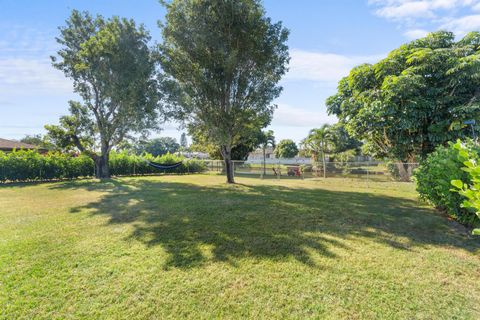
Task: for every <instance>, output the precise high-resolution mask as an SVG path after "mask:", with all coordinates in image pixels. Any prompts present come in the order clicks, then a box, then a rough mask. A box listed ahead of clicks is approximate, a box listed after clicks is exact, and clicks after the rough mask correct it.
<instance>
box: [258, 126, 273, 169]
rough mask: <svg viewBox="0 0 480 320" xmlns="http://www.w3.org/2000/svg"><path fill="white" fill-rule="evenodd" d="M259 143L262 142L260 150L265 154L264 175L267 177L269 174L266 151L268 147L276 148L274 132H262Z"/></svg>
mask: <svg viewBox="0 0 480 320" xmlns="http://www.w3.org/2000/svg"><path fill="white" fill-rule="evenodd" d="M259 142H260V148H262V153H263V175H266V174H267V166H266V161H267V155H266V151H267V148H268V146H271V147H272V148H275V136H274V135H273V131H272V130H268V131H262V132H261V135H260V141H259Z"/></svg>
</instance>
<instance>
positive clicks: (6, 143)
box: [0, 138, 41, 151]
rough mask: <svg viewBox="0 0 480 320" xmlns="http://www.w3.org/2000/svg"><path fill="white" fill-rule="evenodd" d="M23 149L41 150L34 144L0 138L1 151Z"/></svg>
mask: <svg viewBox="0 0 480 320" xmlns="http://www.w3.org/2000/svg"><path fill="white" fill-rule="evenodd" d="M22 148H23V149H41V148H39V147H37V146H34V145H32V144H28V143H23V142H19V141H13V140H7V139H2V138H0V150H7V151H10V150H13V149H22Z"/></svg>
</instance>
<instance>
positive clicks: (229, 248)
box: [0, 175, 480, 319]
mask: <svg viewBox="0 0 480 320" xmlns="http://www.w3.org/2000/svg"><path fill="white" fill-rule="evenodd" d="M237 180H238V182H239V183H240V184H238V185H233V186H229V185H225V184H224V183H223V181H224V178H223V177H219V176H213V175H191V176H173V177H169V176H164V177H145V178H121V179H112V180H110V181H107V182H98V181H92V180H83V181H74V182H60V183H51V184H38V185H28V184H25V185H9V186H0V318H5V319H32V318H35V319H77V318H85V319H168V318H190V319H212V318H227V319H244V318H254V319H283V318H295V319H306V318H328V319H342V318H344V319H372V318H381V319H479V318H480V281H479V279H480V239H479V238H473V237H471V236H469V235H468V233H467V232H466V230H464V229H463V228H462V227H460V226H458V225H457V224H455V223H454V222H451V221H449V220H448V219H447V218H446V217H445V216H443V215H440V214H438V213H437V212H436V211H434V210H433V209H431V208H429V207H428V206H426V205H424V204H421V203H419V202H418V200H417V196H416V194H415V191H414V186H413V185H411V184H404V183H393V182H390V183H385V182H384V183H370V184H369V188H368V189H367V188H366V184H365V182H364V181H362V182H355V181H354V180H349V179H327V181H322V180H320V179H319V180H276V179H270V180H260V179H251V178H250V179H249V178H238V179H237Z"/></svg>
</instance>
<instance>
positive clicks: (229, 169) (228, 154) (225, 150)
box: [221, 146, 235, 183]
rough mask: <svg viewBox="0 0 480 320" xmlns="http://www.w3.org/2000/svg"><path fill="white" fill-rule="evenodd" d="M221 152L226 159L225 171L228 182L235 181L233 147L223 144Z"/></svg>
mask: <svg viewBox="0 0 480 320" xmlns="http://www.w3.org/2000/svg"><path fill="white" fill-rule="evenodd" d="M221 151H222V152H221V153H222V157H223V160H224V161H225V172H226V174H227V183H235V179H234V176H233V169H234V168H233V163H232V147H230V146H222V147H221Z"/></svg>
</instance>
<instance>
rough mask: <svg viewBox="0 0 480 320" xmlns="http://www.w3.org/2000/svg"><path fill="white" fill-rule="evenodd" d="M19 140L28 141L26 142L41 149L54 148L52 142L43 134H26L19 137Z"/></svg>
mask: <svg viewBox="0 0 480 320" xmlns="http://www.w3.org/2000/svg"><path fill="white" fill-rule="evenodd" d="M20 142H23V143H28V144H31V145H33V146H37V147H39V148H42V149H46V150H53V149H55V146H53V145H52V144H50V143H49V142H48V141H47V140H46V139H45V137H44V136H42V135H41V134H33V135H28V134H27V135H26V136H25V137H23V138H22V139H20Z"/></svg>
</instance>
